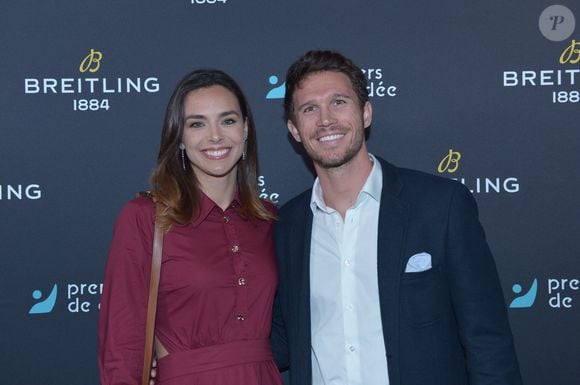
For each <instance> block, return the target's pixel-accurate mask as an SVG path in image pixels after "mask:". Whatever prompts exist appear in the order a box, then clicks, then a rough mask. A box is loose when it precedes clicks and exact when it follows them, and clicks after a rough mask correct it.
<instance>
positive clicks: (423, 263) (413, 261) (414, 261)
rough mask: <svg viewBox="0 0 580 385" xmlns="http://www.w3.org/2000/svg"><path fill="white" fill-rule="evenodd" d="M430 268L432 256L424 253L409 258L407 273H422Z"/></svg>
mask: <svg viewBox="0 0 580 385" xmlns="http://www.w3.org/2000/svg"><path fill="white" fill-rule="evenodd" d="M430 268H431V254H429V253H425V252H423V253H419V254H415V255H413V256H412V257H411V258H409V262H407V267H405V273H420V272H422V271H426V270H429V269H430Z"/></svg>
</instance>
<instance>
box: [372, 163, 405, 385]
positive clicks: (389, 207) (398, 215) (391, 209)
mask: <svg viewBox="0 0 580 385" xmlns="http://www.w3.org/2000/svg"><path fill="white" fill-rule="evenodd" d="M379 160H380V161H381V167H382V172H383V189H382V193H381V205H380V211H379V231H378V240H377V271H378V281H379V300H380V305H381V319H382V324H383V337H384V339H385V348H386V351H387V360H388V362H389V377H390V378H391V382H392V384H393V385H394V384H396V383H398V378H399V375H398V365H397V363H396V360H397V357H398V351H399V342H398V341H399V339H398V330H399V321H398V320H399V306H398V303H399V284H400V277H401V269H402V258H403V247H404V243H405V237H406V232H407V219H408V208H407V206H406V204H405V203H404V202H403V201H401V200H400V199H399V198H398V195H399V193H400V191H401V189H402V187H403V186H402V183H401V181H400V180H399V178H398V175H397V171H396V168H395V167H394V166H392V165H390V164H389V163H387V162H386V161H384V160H382V159H379Z"/></svg>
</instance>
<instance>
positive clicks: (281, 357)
mask: <svg viewBox="0 0 580 385" xmlns="http://www.w3.org/2000/svg"><path fill="white" fill-rule="evenodd" d="M283 226H284V223H283V218H280V221H279V222H278V223H277V224H276V232H275V240H276V256H277V259H278V274H279V279H278V282H279V285H278V291H277V292H276V298H275V299H274V310H273V313H272V334H271V342H272V352H273V353H274V360H275V361H276V365H277V366H278V368H279V369H281V370H283V369H286V368H288V366H289V364H290V358H289V353H288V349H289V347H288V337H287V333H286V323H285V321H284V315H283V312H282V296H283V295H285V293H286V290H287V288H286V282H287V281H286V278H285V277H286V274H287V273H286V266H285V263H284V261H285V258H284V248H283V247H282V244H283V242H284V241H285V238H284V233H283V230H282V227H283Z"/></svg>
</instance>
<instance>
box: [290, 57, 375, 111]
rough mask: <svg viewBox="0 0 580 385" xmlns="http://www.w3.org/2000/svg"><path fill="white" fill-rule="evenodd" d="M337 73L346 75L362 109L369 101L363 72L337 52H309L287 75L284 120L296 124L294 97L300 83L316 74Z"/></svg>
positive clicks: (299, 59)
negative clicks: (322, 72) (323, 72)
mask: <svg viewBox="0 0 580 385" xmlns="http://www.w3.org/2000/svg"><path fill="white" fill-rule="evenodd" d="M321 71H335V72H341V73H343V74H345V75H346V76H347V77H348V78H349V79H350V83H351V85H352V89H353V90H354V92H355V93H356V95H357V96H358V100H359V103H360V106H361V108H362V107H363V106H364V105H365V103H366V102H367V101H368V100H369V94H368V91H367V80H366V77H365V75H364V74H363V72H362V70H361V69H360V68H359V67H357V66H356V65H355V64H354V63H353V62H352V61H351V60H350V59H348V58H346V57H345V56H343V55H342V54H341V53H339V52H336V51H320V50H313V51H308V52H306V53H305V54H304V55H302V56H301V57H300V58H298V60H296V61H295V62H294V63H293V64H292V65H291V66H290V68H288V72H287V73H286V95H285V96H284V120H285V121H288V120H291V121H293V122H295V120H294V118H295V116H294V105H293V97H294V92H295V91H296V88H297V87H298V86H299V84H300V82H301V81H302V80H304V78H306V77H307V76H308V75H310V74H312V73H314V72H321Z"/></svg>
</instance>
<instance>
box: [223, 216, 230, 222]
mask: <svg viewBox="0 0 580 385" xmlns="http://www.w3.org/2000/svg"><path fill="white" fill-rule="evenodd" d="M224 222H225V223H230V217H228V216H227V215H225V216H224Z"/></svg>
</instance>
